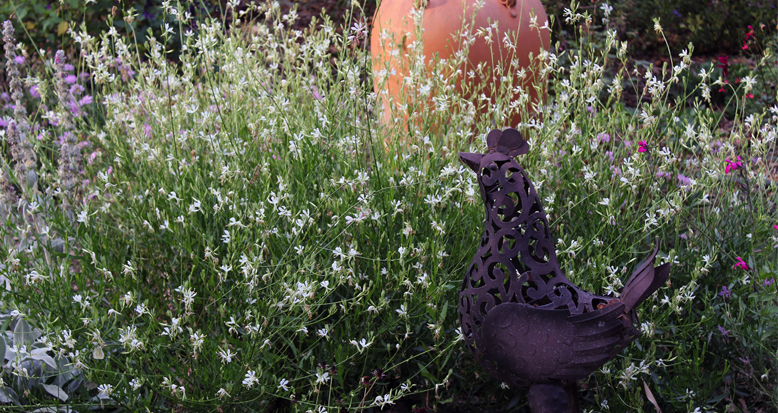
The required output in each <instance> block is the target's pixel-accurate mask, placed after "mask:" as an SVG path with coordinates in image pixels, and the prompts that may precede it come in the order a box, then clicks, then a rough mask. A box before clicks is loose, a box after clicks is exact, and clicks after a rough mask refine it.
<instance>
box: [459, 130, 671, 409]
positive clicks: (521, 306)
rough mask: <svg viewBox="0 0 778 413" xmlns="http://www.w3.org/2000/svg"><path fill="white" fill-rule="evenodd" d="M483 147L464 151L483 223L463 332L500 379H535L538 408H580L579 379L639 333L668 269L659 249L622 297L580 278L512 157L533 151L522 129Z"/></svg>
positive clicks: (467, 284) (464, 296)
mask: <svg viewBox="0 0 778 413" xmlns="http://www.w3.org/2000/svg"><path fill="white" fill-rule="evenodd" d="M486 143H487V147H488V151H487V153H485V154H477V153H460V154H459V156H460V159H461V161H462V162H463V163H464V164H465V165H467V166H468V167H469V168H470V169H472V170H473V171H474V172H475V173H476V175H477V176H478V183H479V187H480V193H481V197H482V199H483V201H484V206H485V212H486V214H485V221H484V232H483V236H482V237H481V242H480V244H479V246H478V248H477V250H476V253H475V256H474V257H473V261H472V262H471V264H470V266H469V267H468V269H467V272H466V274H465V278H464V280H463V282H462V289H461V291H460V294H459V316H460V323H461V327H462V335H463V336H464V341H465V343H466V344H467V347H468V348H469V349H470V350H471V352H472V353H473V355H474V357H475V359H476V360H477V361H478V362H479V363H480V364H481V365H482V366H483V367H484V368H485V369H486V370H487V371H488V372H489V373H490V374H491V375H492V376H494V377H495V378H497V379H498V380H501V381H503V382H505V383H508V384H512V385H514V386H519V387H526V386H529V387H530V392H529V399H530V407H531V408H532V411H533V412H535V413H541V412H544V413H545V412H549V413H550V412H577V411H578V402H577V383H576V382H577V381H578V380H581V379H583V378H585V377H587V376H588V375H589V374H590V373H591V372H593V371H594V370H596V369H598V368H599V367H601V366H602V365H603V364H605V363H606V362H607V361H608V360H610V359H612V358H613V357H615V356H616V354H617V353H618V352H619V351H620V350H621V349H623V348H624V347H626V346H627V345H629V344H630V343H631V342H632V341H633V340H634V339H635V338H637V337H638V336H639V334H640V331H639V330H638V329H637V328H636V327H635V326H636V325H638V321H637V314H636V312H635V307H637V306H638V305H639V304H640V303H642V302H643V301H644V300H646V299H647V298H648V297H649V296H651V294H653V293H654V292H655V291H656V290H657V289H658V288H659V287H660V286H661V285H662V284H664V282H665V281H666V280H667V277H668V275H669V272H670V267H669V264H664V265H661V266H659V267H656V268H655V267H654V265H653V263H654V258H655V257H656V254H657V252H658V251H659V245H658V243H657V246H656V248H655V249H654V251H653V252H652V253H651V254H650V255H649V256H648V257H647V259H646V260H645V261H644V262H643V263H642V264H640V265H639V266H638V267H637V268H636V269H635V271H634V273H633V274H632V276H631V277H630V278H629V280H628V281H627V283H626V284H625V287H624V289H623V290H622V292H621V294H620V296H618V297H612V296H600V295H596V294H592V293H590V292H587V291H584V290H582V289H581V288H579V287H577V286H576V285H575V284H573V283H572V282H571V281H570V280H568V279H567V277H566V276H565V274H564V273H563V272H562V270H561V268H560V267H559V261H558V260H557V257H556V251H555V249H554V243H553V239H552V236H551V232H550V230H549V225H548V219H547V217H546V214H545V212H544V210H543V206H542V204H541V202H540V197H539V196H538V194H537V191H536V190H535V187H534V186H533V185H532V182H531V181H530V180H529V178H528V177H527V174H526V172H525V171H524V169H522V168H521V166H519V164H518V163H517V162H516V160H515V159H514V157H516V156H519V155H524V154H526V153H528V152H529V144H528V143H527V142H526V141H525V140H524V139H523V138H522V135H521V133H520V132H519V131H517V130H515V129H512V128H507V129H505V130H499V129H495V130H492V131H491V132H489V134H488V135H487V137H486Z"/></svg>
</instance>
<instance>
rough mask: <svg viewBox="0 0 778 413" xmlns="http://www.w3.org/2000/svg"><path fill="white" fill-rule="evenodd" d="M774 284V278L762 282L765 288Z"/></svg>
mask: <svg viewBox="0 0 778 413" xmlns="http://www.w3.org/2000/svg"><path fill="white" fill-rule="evenodd" d="M774 283H775V278H768V279H766V280H764V282H763V283H762V284H764V285H765V286H768V285H773V284H774Z"/></svg>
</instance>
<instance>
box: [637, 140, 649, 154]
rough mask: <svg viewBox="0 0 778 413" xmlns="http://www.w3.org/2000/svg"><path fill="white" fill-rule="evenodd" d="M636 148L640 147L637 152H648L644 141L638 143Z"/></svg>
mask: <svg viewBox="0 0 778 413" xmlns="http://www.w3.org/2000/svg"><path fill="white" fill-rule="evenodd" d="M638 146H640V148H638V152H648V144H647V143H646V141H640V142H638Z"/></svg>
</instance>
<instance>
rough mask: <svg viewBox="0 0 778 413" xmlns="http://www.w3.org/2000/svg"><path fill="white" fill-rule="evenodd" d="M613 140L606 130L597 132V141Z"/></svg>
mask: <svg viewBox="0 0 778 413" xmlns="http://www.w3.org/2000/svg"><path fill="white" fill-rule="evenodd" d="M610 141H611V135H610V134H608V133H605V132H600V133H598V134H597V142H599V143H603V142H610Z"/></svg>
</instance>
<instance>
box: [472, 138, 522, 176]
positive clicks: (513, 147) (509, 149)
mask: <svg viewBox="0 0 778 413" xmlns="http://www.w3.org/2000/svg"><path fill="white" fill-rule="evenodd" d="M486 146H487V147H488V148H489V151H488V154H492V153H501V154H503V155H506V156H509V157H511V158H514V157H516V156H519V155H524V154H526V153H527V152H529V143H527V141H525V140H524V139H523V138H522V136H521V132H519V131H517V130H516V129H513V128H505V129H504V130H499V129H492V131H491V132H489V134H488V135H486ZM484 156H486V154H481V153H470V152H460V153H459V160H461V161H462V163H464V164H465V165H467V166H468V167H469V168H470V169H472V170H473V171H474V172H475V173H478V171H479V169H481V160H482V159H483V157H484Z"/></svg>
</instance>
